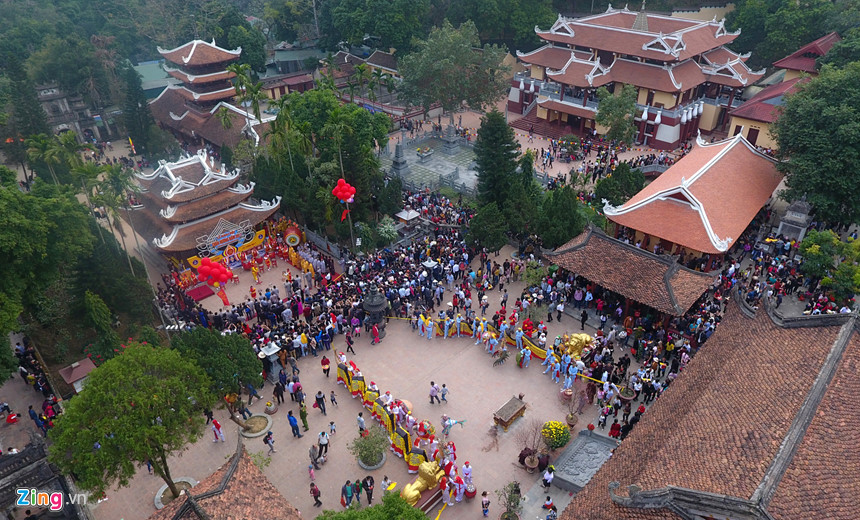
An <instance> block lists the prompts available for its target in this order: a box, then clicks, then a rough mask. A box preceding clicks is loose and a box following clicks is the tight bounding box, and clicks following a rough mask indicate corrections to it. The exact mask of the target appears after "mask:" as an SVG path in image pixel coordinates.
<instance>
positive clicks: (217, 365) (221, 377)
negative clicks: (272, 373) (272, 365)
mask: <svg viewBox="0 0 860 520" xmlns="http://www.w3.org/2000/svg"><path fill="white" fill-rule="evenodd" d="M170 345H171V348H173V349H174V350H176V351H177V352H179V353H180V354H182V356H183V357H184V358H186V359H191V360H194V361H196V362H197V364H198V365H200V367H202V368H203V371H204V372H206V375H208V376H209V378H210V379H211V380H212V391H213V393H214V395H216V396H219V397H223V396H224V395H226V394H228V393H232V392H235V393H239V392H240V391H241V388H242V387H240V383H241V384H247V383H253V384H254V385H255V386H259V385H260V384H261V383H262V378H261V377H260V372H261V371H262V369H263V366H262V364H261V363H260V360H259V359H257V356H256V354H254V350H253V349H252V348H251V345H250V344H249V343H248V339H247V338H245V337H243V336H238V335H234V334H227V335H226V336H222V335H221V334H220V333H219V332H216V331H213V330H210V329H207V328H203V327H196V328H195V329H194V330H192V331H190V332H183V333H182V334H178V335H175V336H173V338H172V340H171V344H170Z"/></svg>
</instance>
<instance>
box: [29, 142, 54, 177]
mask: <svg viewBox="0 0 860 520" xmlns="http://www.w3.org/2000/svg"><path fill="white" fill-rule="evenodd" d="M25 144H26V145H27V156H28V157H29V158H30V164H33V163H41V164H44V165H45V166H47V167H48V171H50V172H51V179H53V180H54V184H60V181H59V180H57V173H56V172H55V171H54V165H55V164H57V163H59V162H60V157H59V154H58V148H57V146H56V139H55V138H54V137H53V136H49V135H47V134H38V135H34V136H33V137H31V138H30V139H27V140H26V141H25Z"/></svg>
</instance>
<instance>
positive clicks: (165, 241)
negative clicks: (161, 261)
mask: <svg viewBox="0 0 860 520" xmlns="http://www.w3.org/2000/svg"><path fill="white" fill-rule="evenodd" d="M280 206H281V198H280V197H277V198H275V200H273V201H271V202H262V203H260V204H259V205H258V204H250V203H247V202H241V203H239V204H237V205H235V206H232V207H230V208H227V209H225V210H223V211H219V212H218V213H214V214H212V215H209V216H207V217H205V218H202V219H199V220H195V221H192V222H188V223H186V224H177V225H175V226H173V231H171V233H170V234H169V235H164V236H162V237H161V238H156V239H154V240H153V243H155V246H156V247H158V249H160V250H161V251H166V252H179V251H191V250H196V249H197V239H198V238H199V237H203V236H206V235H209V234H210V233H212V231H213V230H214V229H215V227H216V226H217V225H218V223H219V222H220V221H221V220H226V221H228V222H233V223H235V224H241V223H243V222H245V221H247V222H248V225H249V226H251V227H253V226H256V225H257V224H259V223H260V222H262V221H264V220H266V219H267V218H269V216H271V215H272V214H273V213H274V212H276V211H278V208H279V207H280Z"/></svg>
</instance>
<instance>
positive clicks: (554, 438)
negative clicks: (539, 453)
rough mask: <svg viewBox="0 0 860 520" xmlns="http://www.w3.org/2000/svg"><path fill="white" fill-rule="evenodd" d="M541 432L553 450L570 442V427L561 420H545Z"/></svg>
mask: <svg viewBox="0 0 860 520" xmlns="http://www.w3.org/2000/svg"><path fill="white" fill-rule="evenodd" d="M540 433H541V435H542V436H543V440H544V442H545V443H546V445H547V447H549V449H551V450H554V449H558V448H561V447H563V446H565V445H566V444H567V443H568V442H570V429H568V427H567V425H566V424H564V423H562V422H560V421H547V422H545V423H544V424H543V428H542V429H541V432H540Z"/></svg>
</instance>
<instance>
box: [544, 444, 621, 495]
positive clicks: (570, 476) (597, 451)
mask: <svg viewBox="0 0 860 520" xmlns="http://www.w3.org/2000/svg"><path fill="white" fill-rule="evenodd" d="M617 445H618V443H617V442H616V441H615V440H614V439H610V438H609V437H604V436H602V435H597V434H594V433H591V432H589V431H588V430H583V431H581V432H579V435H577V436H576V437H574V438H573V442H571V443H570V444H569V445H568V446H567V448H565V450H564V452H563V453H562V454H561V456H560V457H559V458H558V460H556V462H555V464H553V465H554V466H555V478H554V479H553V481H552V483H553V484H555V485H556V486H557V487H560V488H561V489H564V490H567V491H571V492H573V493H578V492H579V491H580V490H581V489H582V488H583V487H585V485H586V484H588V481H589V480H591V477H593V476H594V474H595V473H597V470H599V469H600V466H603V463H604V462H606V461H607V460H609V457H610V456H612V450H613V449H614V448H615V447H616V446H617Z"/></svg>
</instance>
